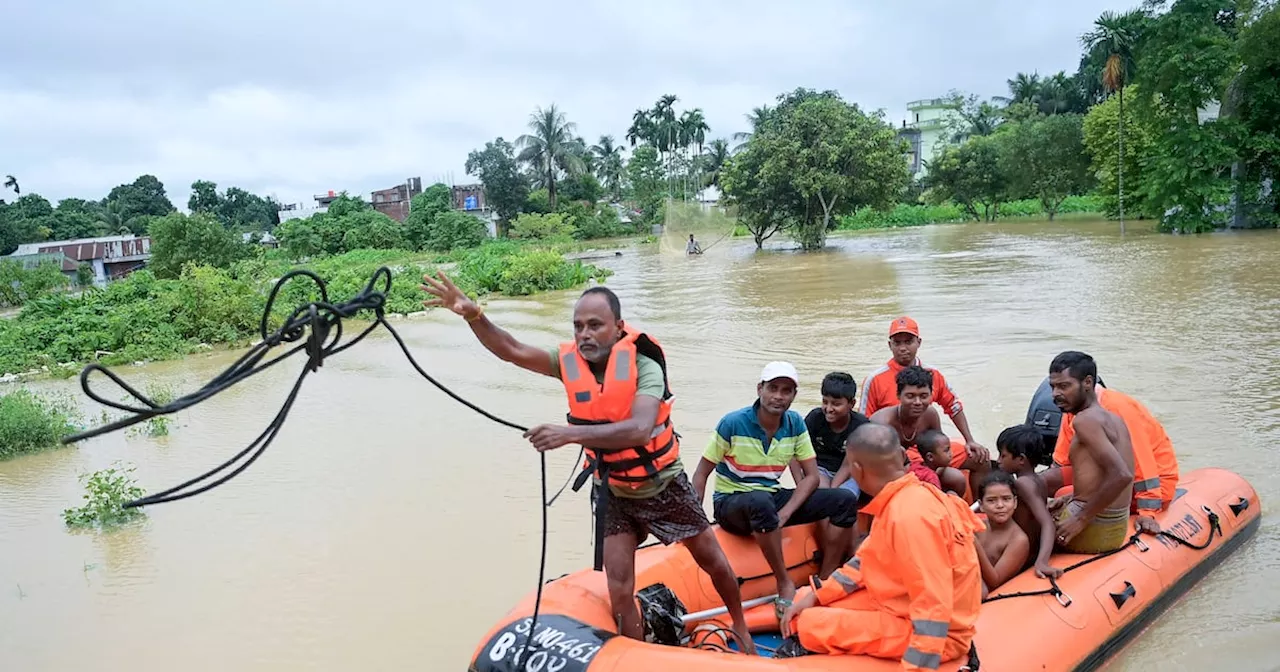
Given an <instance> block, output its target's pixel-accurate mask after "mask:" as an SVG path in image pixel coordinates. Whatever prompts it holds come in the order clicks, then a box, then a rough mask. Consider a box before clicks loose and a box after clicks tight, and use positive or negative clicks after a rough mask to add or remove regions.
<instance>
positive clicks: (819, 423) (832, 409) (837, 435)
mask: <svg viewBox="0 0 1280 672" xmlns="http://www.w3.org/2000/svg"><path fill="white" fill-rule="evenodd" d="M857 393H858V384H857V383H856V382H854V379H853V376H851V375H849V374H847V373H845V372H843V371H834V372H832V373H828V374H827V375H826V377H825V378H823V379H822V406H821V407H819V408H815V409H813V410H812V411H809V415H807V416H805V419H804V424H805V426H806V427H807V428H808V430H809V440H810V441H812V442H813V451H814V452H815V453H817V455H818V478H819V484H818V487H820V488H844V489H845V490H849V491H852V492H853V493H855V494H858V493H859V491H858V484H857V483H856V482H855V481H854V480H853V479H852V478H850V477H849V469H848V467H847V466H846V465H845V462H844V444H845V441H846V440H847V439H848V438H849V435H850V434H852V433H853V430H855V429H857V428H858V427H861V426H862V425H864V424H866V423H867V422H868V421H867V418H866V416H864V415H862V414H861V413H859V412H857V411H855V410H853V407H854V403H853V401H854V398H855V397H856V396H857ZM790 467H791V476H792V478H795V479H796V481H797V482H798V481H799V480H800V477H801V475H802V474H801V473H800V464H799V463H798V462H796V461H795V460H792V461H791V465H790Z"/></svg>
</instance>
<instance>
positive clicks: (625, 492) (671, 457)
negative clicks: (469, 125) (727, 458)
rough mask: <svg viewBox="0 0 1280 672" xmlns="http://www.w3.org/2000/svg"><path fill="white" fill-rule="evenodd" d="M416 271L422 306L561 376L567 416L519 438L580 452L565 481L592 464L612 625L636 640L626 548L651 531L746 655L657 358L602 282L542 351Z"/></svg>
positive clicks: (747, 644)
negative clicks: (564, 333)
mask: <svg viewBox="0 0 1280 672" xmlns="http://www.w3.org/2000/svg"><path fill="white" fill-rule="evenodd" d="M422 279H423V281H424V282H425V283H426V284H425V285H423V286H422V289H423V290H424V291H426V292H427V293H429V294H431V295H432V296H434V297H436V298H434V299H430V300H427V301H424V302H423V305H426V306H428V307H430V306H443V307H445V308H448V309H449V310H451V311H453V312H454V313H457V314H458V315H461V316H462V317H463V319H465V320H466V321H467V324H469V325H470V326H471V331H472V332H473V333H475V335H476V338H477V339H479V340H480V343H481V344H482V345H484V347H485V348H487V349H488V350H489V352H492V353H493V354H495V355H497V356H498V357H499V358H501V359H502V360H504V361H507V362H511V363H512V364H515V365H516V366H519V367H520V368H523V369H527V370H529V371H532V372H534V373H540V374H542V375H544V376H551V377H553V378H556V379H558V380H560V381H561V382H562V383H563V384H564V388H565V393H566V395H567V396H568V401H569V414H568V422H569V424H568V425H551V424H546V425H538V426H537V427H534V428H532V429H530V430H529V431H528V432H526V433H525V434H524V437H525V438H527V439H529V442H530V443H532V444H533V447H534V448H535V449H536V450H537V451H538V452H545V451H548V450H554V449H556V448H560V447H561V446H565V445H569V444H574V443H577V444H581V445H582V446H583V447H584V448H585V450H586V454H587V464H586V470H585V471H584V472H583V474H582V475H580V476H579V478H578V481H577V483H576V484H575V488H574V489H575V490H576V489H577V487H578V486H580V485H581V484H582V483H583V482H584V481H585V478H586V476H587V475H588V474H589V473H592V472H594V476H595V483H596V488H595V492H596V511H597V521H598V524H597V527H596V548H597V549H603V555H602V556H601V554H600V552H599V551H598V552H597V566H596V569H597V570H598V569H600V568H601V567H600V565H601V564H603V568H604V572H605V576H606V578H607V579H608V585H609V600H610V602H611V603H612V607H613V616H614V620H615V621H616V622H617V624H618V632H619V633H621V634H622V635H624V636H627V637H632V638H634V639H640V640H643V639H644V623H643V621H642V620H641V617H640V611H639V609H638V608H637V606H636V600H635V583H636V576H635V554H636V547H637V546H639V544H640V542H641V541H643V540H644V539H645V537H647V536H648V535H650V534H652V535H653V536H655V537H657V538H658V540H659V541H661V542H662V543H663V544H673V543H676V542H681V543H683V544H684V545H685V547H686V548H688V549H689V553H690V555H692V556H693V559H694V561H695V562H697V563H698V566H699V567H701V568H702V569H703V571H705V572H707V574H708V575H709V576H710V577H711V581H712V583H713V584H714V585H715V588H716V591H717V592H718V593H719V594H720V597H721V599H723V600H724V604H725V606H726V607H727V608H728V611H729V615H730V616H731V617H732V618H733V629H734V631H735V632H736V634H737V636H738V639H739V641H740V642H741V644H742V647H743V649H744V650H745V651H747V652H751V653H754V651H755V647H754V646H753V644H752V642H751V635H750V634H749V633H748V632H747V624H746V619H745V618H744V617H743V613H742V597H741V594H740V592H739V590H738V580H737V577H736V576H735V575H734V573H733V568H732V567H730V566H729V561H728V560H727V559H726V558H725V555H724V551H723V549H721V548H720V543H719V541H717V540H716V536H715V533H714V532H713V531H712V529H711V523H710V521H708V520H707V515H706V513H705V512H704V511H703V510H702V504H701V503H700V502H699V501H698V500H697V498H695V497H694V494H693V488H692V487H691V486H690V484H689V478H688V476H686V475H685V472H684V466H683V464H682V463H681V461H680V439H679V437H678V436H677V435H676V433H675V428H674V427H673V426H672V423H671V398H672V394H671V389H670V386H669V384H668V380H667V361H666V357H665V356H664V354H663V351H662V347H661V346H660V345H658V342H657V341H656V340H654V339H653V338H652V337H650V336H649V335H647V334H645V333H644V332H641V331H632V330H628V329H627V327H626V325H625V324H624V323H623V321H622V306H621V304H620V303H619V301H618V297H617V295H616V294H614V293H613V292H612V291H611V290H609V289H608V288H606V287H591V288H589V289H587V290H586V291H585V292H583V293H582V296H581V297H580V298H579V299H578V303H577V305H575V306H574V310H573V332H574V340H573V341H570V342H566V343H561V344H560V345H559V346H557V347H555V348H549V349H542V348H538V347H535V346H531V345H527V344H525V343H521V342H520V341H517V340H516V339H515V338H514V337H513V336H512V335H511V334H509V333H507V332H506V331H504V330H503V329H502V328H500V327H498V326H497V325H495V324H494V323H492V322H490V321H489V318H487V317H485V315H484V310H483V309H482V308H480V307H479V306H477V305H476V304H475V303H474V302H473V301H471V299H469V298H467V296H466V295H465V294H463V293H462V291H461V290H459V289H458V288H457V287H456V286H454V284H453V283H452V282H451V281H450V280H449V278H448V276H446V275H445V274H444V272H443V271H441V272H439V273H438V278H432V277H431V276H429V275H424V276H423V277H422ZM587 374H589V375H587Z"/></svg>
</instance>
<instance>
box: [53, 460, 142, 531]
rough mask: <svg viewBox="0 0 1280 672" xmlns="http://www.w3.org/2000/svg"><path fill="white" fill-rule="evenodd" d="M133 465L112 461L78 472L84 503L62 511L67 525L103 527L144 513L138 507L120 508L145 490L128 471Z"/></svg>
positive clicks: (130, 471) (131, 469) (126, 520)
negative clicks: (95, 468)
mask: <svg viewBox="0 0 1280 672" xmlns="http://www.w3.org/2000/svg"><path fill="white" fill-rule="evenodd" d="M134 469H135V467H132V466H129V467H124V466H121V465H119V464H116V465H113V466H111V467H110V468H108V469H103V470H101V471H95V472H93V473H92V474H81V475H80V482H81V483H84V489H85V493H84V500H85V503H84V505H83V506H81V507H79V508H76V509H66V510H65V511H63V512H62V520H63V522H65V523H66V524H67V527H100V528H107V527H112V526H115V525H119V524H121V523H125V522H128V521H130V520H133V519H135V518H139V517H141V516H143V515H146V514H144V513H143V511H142V509H141V508H139V507H135V508H132V509H126V508H124V505H125V504H127V503H128V502H130V501H133V500H135V499H138V498H139V497H142V496H143V495H145V494H146V491H144V490H143V489H142V488H140V487H138V485H137V483H136V482H135V481H134V478H133V476H132V475H131V474H132V473H133V471H134Z"/></svg>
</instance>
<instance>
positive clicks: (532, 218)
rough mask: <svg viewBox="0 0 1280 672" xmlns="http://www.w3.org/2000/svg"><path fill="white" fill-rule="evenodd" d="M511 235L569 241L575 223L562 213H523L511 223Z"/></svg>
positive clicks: (521, 237)
mask: <svg viewBox="0 0 1280 672" xmlns="http://www.w3.org/2000/svg"><path fill="white" fill-rule="evenodd" d="M511 237H512V238H515V239H517V240H543V241H567V240H571V239H572V238H573V224H572V222H571V221H570V220H569V218H567V217H566V216H565V215H563V214H560V213H555V214H549V215H535V214H530V213H527V212H526V213H523V214H521V215H520V216H519V217H516V219H515V221H513V222H512V223H511Z"/></svg>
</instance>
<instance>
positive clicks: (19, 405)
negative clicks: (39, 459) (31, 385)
mask: <svg viewBox="0 0 1280 672" xmlns="http://www.w3.org/2000/svg"><path fill="white" fill-rule="evenodd" d="M79 430H80V428H79V427H78V426H77V425H76V412H75V408H74V407H73V406H72V405H71V404H70V403H67V402H63V401H58V400H53V399H46V398H44V397H40V396H37V395H35V394H32V393H31V392H29V391H27V390H18V391H16V392H12V393H9V394H5V395H0V460H5V459H8V458H11V457H14V456H17V455H22V454H24V453H33V452H36V451H40V450H47V449H49V448H57V447H58V446H59V445H60V444H59V443H58V441H59V440H60V439H62V437H64V436H66V435H67V434H71V433H74V432H77V431H79Z"/></svg>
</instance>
